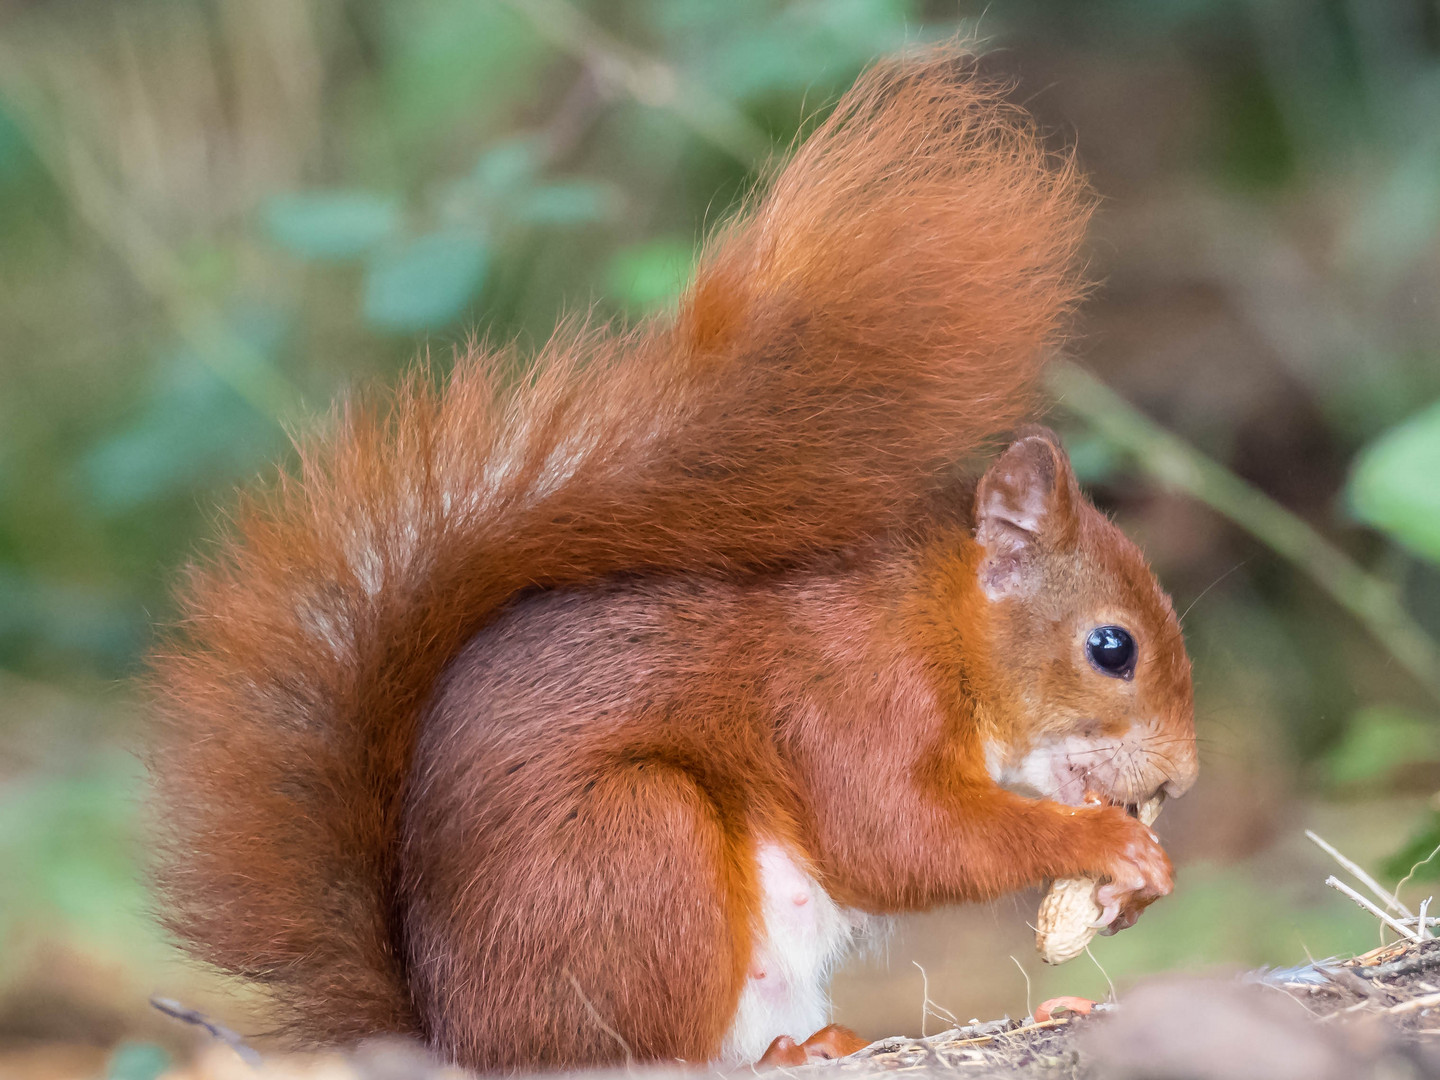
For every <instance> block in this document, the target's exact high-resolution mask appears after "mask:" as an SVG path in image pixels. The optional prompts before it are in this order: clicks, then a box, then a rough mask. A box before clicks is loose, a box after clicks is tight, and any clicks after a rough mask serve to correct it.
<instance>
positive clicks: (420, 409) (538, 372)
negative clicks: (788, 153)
mask: <svg viewBox="0 0 1440 1080" xmlns="http://www.w3.org/2000/svg"><path fill="white" fill-rule="evenodd" d="M969 64H970V62H969V61H968V60H967V59H966V58H965V57H964V56H963V55H962V54H961V53H960V51H959V50H958V49H957V48H955V47H953V46H952V47H946V48H942V49H937V50H932V51H927V52H922V53H918V54H914V55H911V56H908V57H904V58H901V59H897V60H893V61H889V62H886V63H884V64H882V65H880V66H879V67H877V68H875V69H873V70H872V71H870V72H869V73H868V74H867V75H865V76H864V77H863V78H862V79H861V80H860V81H859V83H858V84H857V85H856V86H855V88H854V89H853V90H851V91H850V93H849V94H847V95H846V96H845V98H844V99H843V100H842V101H841V102H840V104H839V106H838V108H837V109H836V110H835V112H834V113H833V114H832V115H831V117H830V118H829V119H828V120H827V121H826V122H825V123H824V124H823V125H822V126H821V127H820V128H819V130H818V131H817V132H816V133H815V135H814V136H813V137H812V138H810V139H809V141H808V142H806V143H805V144H804V146H803V147H802V148H801V149H800V151H799V152H798V154H797V155H796V156H795V158H794V159H793V160H792V161H791V162H790V164H789V165H788V166H787V167H786V168H785V170H784V171H783V172H782V173H781V174H780V175H779V177H778V179H777V180H776V182H775V184H774V185H773V187H772V188H771V190H770V191H769V193H768V194H767V195H765V196H763V197H761V198H759V199H757V200H756V202H755V203H754V205H753V207H752V208H751V210H750V212H749V213H748V214H746V215H745V216H743V217H742V218H741V219H740V220H739V221H738V222H737V223H736V224H734V225H732V226H730V227H729V228H727V229H725V230H723V232H722V234H721V235H720V236H719V237H718V238H717V239H716V240H715V241H714V242H713V243H712V244H711V245H710V247H709V248H708V250H707V253H706V254H705V256H704V257H703V259H702V261H701V266H700V270H699V272H698V275H697V279H696V281H695V283H694V285H693V287H692V288H691V289H690V291H689V292H688V294H687V295H686V296H685V297H684V299H683V300H682V302H681V305H680V308H679V311H678V313H676V314H674V315H672V316H668V317H665V318H661V319H656V320H654V321H652V322H649V323H646V324H645V325H643V326H641V327H639V328H638V329H636V330H634V331H632V332H630V333H627V334H624V335H618V336H616V335H608V336H607V335H605V334H603V333H600V332H596V331H591V330H584V329H571V330H565V331H562V332H560V333H559V334H557V335H556V337H555V338H554V339H553V340H552V341H551V342H550V343H549V344H548V345H547V346H546V347H545V348H544V350H543V351H542V354H541V356H540V357H539V358H538V360H537V362H536V363H535V364H534V366H533V368H530V369H528V370H526V371H525V372H524V373H523V374H520V375H518V376H517V375H516V374H515V372H516V371H517V370H518V369H519V367H520V366H521V365H519V364H518V363H517V360H516V358H515V357H514V356H513V355H512V354H511V353H510V352H507V351H502V352H499V353H480V352H478V351H472V353H471V354H470V355H467V356H465V357H463V358H461V359H460V360H459V362H458V363H457V365H456V368H455V371H454V373H453V375H452V376H451V377H450V378H449V380H448V381H447V383H446V384H445V386H444V387H443V388H442V389H434V388H432V386H431V385H430V383H429V382H428V381H427V380H426V379H425V378H423V377H420V376H416V377H412V378H411V379H409V380H407V381H406V382H404V383H403V384H402V385H401V386H400V388H399V389H398V390H396V391H394V392H393V393H392V394H390V395H388V396H386V397H384V398H383V399H376V400H368V401H364V402H361V403H357V404H351V405H348V406H346V407H344V408H343V409H342V410H341V412H340V415H339V416H338V417H337V420H336V422H335V423H334V424H333V425H332V428H331V430H330V433H329V434H328V435H325V436H322V437H320V438H317V439H314V440H309V441H305V442H303V443H302V445H301V446H300V450H299V454H300V465H299V468H298V470H297V471H296V473H295V475H293V476H287V477H284V478H282V479H281V480H280V481H279V482H278V484H277V485H276V486H275V487H274V488H273V490H271V491H269V492H267V493H266V494H264V495H261V496H256V497H253V498H250V499H248V500H247V501H246V502H245V503H244V504H243V505H242V507H241V508H240V510H239V512H238V514H237V516H236V524H235V529H234V534H233V537H232V538H231V539H229V540H227V541H226V542H225V543H224V545H223V546H222V547H221V549H220V551H219V553H218V554H217V555H216V556H215V557H214V558H213V559H211V560H210V561H209V562H207V563H206V564H205V565H203V566H200V567H197V568H195V569H193V570H192V571H191V572H190V575H189V577H188V579H187V581H186V583H185V586H184V588H183V591H182V596H181V603H182V620H181V624H180V626H179V627H178V628H177V630H176V632H175V634H174V635H173V636H172V638H171V640H170V641H169V643H168V645H167V646H166V647H165V648H164V649H163V650H162V651H161V652H160V653H159V654H158V655H157V656H156V658H155V660H154V666H153V675H152V678H151V690H152V691H153V694H154V698H155V701H156V703H157V708H158V712H159V715H160V718H161V730H160V733H159V736H158V738H157V740H156V744H155V747H154V753H153V760H152V771H153V776H154V780H155V784H156V788H157V810H158V817H159V819H160V821H161V823H162V827H163V830H164V833H165V836H164V847H163V850H164V855H163V857H162V859H161V865H160V869H159V880H160V885H161V887H162V903H163V905H164V911H165V912H166V915H167V918H168V921H169V924H170V926H171V927H172V929H173V930H174V931H175V932H176V933H177V934H178V935H179V936H180V938H181V939H182V940H183V941H184V942H185V943H186V944H187V945H188V947H189V948H190V949H191V950H192V951H193V952H194V953H195V954H196V955H197V956H199V957H202V958H204V959H205V960H208V961H210V962H212V963H214V964H216V965H218V966H219V967H221V968H223V969H225V970H226V971H229V972H232V973H234V974H237V975H240V976H243V977H245V978H247V979H250V980H254V981H255V982H257V983H259V984H261V985H262V986H263V987H264V988H266V989H268V990H269V991H271V992H272V993H273V995H274V996H275V997H276V998H277V999H278V1002H279V1004H280V1005H281V1006H282V1016H281V1019H282V1022H284V1023H285V1024H286V1026H288V1027H289V1028H291V1029H292V1030H293V1031H294V1032H295V1033H297V1034H299V1035H301V1036H303V1037H305V1038H306V1039H307V1040H309V1041H321V1042H323V1041H338V1040H344V1039H348V1038H351V1037H357V1036H361V1035H364V1034H368V1033H373V1032H376V1031H386V1030H392V1031H409V1032H419V1033H422V1034H423V1031H424V1027H425V1023H424V1018H423V1017H419V1016H417V1015H416V1014H415V1010H414V1007H413V1005H412V1003H411V1000H410V996H409V994H408V992H407V989H406V985H407V980H406V975H405V955H404V941H403V933H404V931H403V920H402V918H401V917H400V916H401V913H399V912H397V911H396V910H395V907H394V894H393V885H394V882H395V879H396V873H397V867H396V851H397V827H398V822H399V819H400V808H401V804H402V799H403V790H404V787H405V783H406V778H407V773H408V768H409V761H410V755H411V748H412V744H413V741H414V737H415V728H416V724H417V717H418V716H419V713H420V711H421V709H422V708H423V706H424V704H425V701H426V698H427V695H428V694H429V693H430V690H431V687H432V686H433V685H434V684H435V681H436V678H437V676H439V674H440V672H441V670H442V669H443V667H444V666H445V664H446V663H447V661H449V660H450V659H451V658H452V657H453V656H454V654H455V653H456V651H457V650H458V649H459V648H460V647H461V645H462V644H463V643H464V642H465V641H466V640H467V639H468V638H469V637H470V636H472V635H473V634H474V633H475V632H476V630H477V629H479V628H480V627H481V626H482V625H483V624H484V623H485V622H486V621H487V620H488V619H489V618H491V617H492V616H493V614H494V613H495V611H496V610H497V608H499V607H500V606H501V605H503V604H504V603H505V602H506V601H507V600H508V599H510V598H511V597H512V596H513V595H514V594H515V593H516V592H517V591H519V590H522V589H525V588H528V587H532V586H546V585H556V584H562V583H568V582H583V581H587V580H593V579H595V578H597V577H600V576H603V575H606V574H613V573H616V572H619V571H624V570H630V569H640V568H655V569H661V570H673V571H697V570H703V571H718V572H726V571H744V570H749V569H763V568H765V567H770V566H779V565H783V564H787V563H793V562H795V561H797V560H803V559H805V558H807V557H809V556H812V555H815V554H817V553H819V552H822V551H825V550H828V549H834V548H837V547H840V546H843V545H847V544H850V543H853V542H855V541H857V540H860V539H862V538H864V537H865V536H867V535H869V534H873V533H876V532H879V531H883V530H885V529H886V528H887V526H888V525H890V524H892V523H893V522H894V521H895V520H896V519H897V516H903V515H905V514H907V513H911V512H913V510H914V508H915V506H916V505H917V504H918V503H919V502H920V501H921V500H922V498H923V497H924V496H925V494H926V493H927V491H928V489H930V488H931V487H932V486H933V484H934V483H935V481H936V478H937V477H938V476H939V475H940V474H941V473H942V472H943V471H945V470H946V469H947V468H948V467H950V466H952V465H953V464H954V463H955V462H956V461H957V460H958V459H960V458H961V457H963V456H965V455H967V454H970V453H972V452H974V451H975V450H976V449H977V448H978V447H979V445H980V444H981V443H982V442H985V441H988V440H989V439H990V438H992V437H995V436H997V435H998V434H1000V433H1001V432H1003V431H1004V429H1006V428H1009V427H1011V426H1013V425H1014V424H1016V423H1017V422H1018V421H1019V420H1020V419H1021V418H1022V417H1023V415H1024V414H1025V412H1026V410H1027V408H1028V407H1029V405H1030V401H1031V390H1032V388H1033V386H1034V383H1035V378H1036V375H1037V373H1038V371H1039V368H1040V365H1041V362H1042V359H1043V356H1044V354H1045V353H1046V351H1047V350H1048V349H1049V347H1050V346H1051V345H1052V344H1053V342H1054V338H1055V335H1056V333H1057V329H1058V328H1059V326H1060V324H1061V322H1062V320H1063V318H1064V316H1065V315H1066V313H1067V312H1068V310H1069V309H1070V308H1071V307H1072V305H1073V303H1074V302H1075V300H1076V298H1077V296H1078V293H1079V291H1080V284H1079V280H1078V277H1077V275H1076V273H1075V256H1076V249H1077V245H1078V243H1079V240H1080V236H1081V232H1082V229H1083V224H1084V220H1085V217H1086V214H1087V210H1088V206H1089V199H1088V196H1087V194H1086V191H1085V188H1084V185H1083V183H1082V182H1081V181H1080V180H1079V179H1078V178H1077V176H1076V173H1075V171H1074V169H1073V167H1072V164H1071V162H1070V161H1069V159H1067V158H1058V159H1057V158H1054V157H1052V156H1050V155H1049V154H1048V153H1047V152H1046V151H1045V150H1044V149H1043V148H1042V146H1041V144H1040V142H1039V141H1038V139H1037V138H1036V136H1035V134H1034V132H1033V131H1032V129H1031V127H1030V125H1029V123H1028V121H1027V120H1026V118H1025V117H1024V115H1023V114H1022V113H1021V112H1020V111H1018V110H1017V109H1015V108H1014V107H1012V106H1010V105H1007V104H1006V103H1004V101H1003V100H1002V99H1001V98H1000V97H999V95H998V94H997V93H996V92H995V91H994V90H993V89H991V88H986V87H985V86H984V85H982V84H981V83H979V82H977V81H976V80H975V78H974V77H973V75H972V73H971V71H970V70H969Z"/></svg>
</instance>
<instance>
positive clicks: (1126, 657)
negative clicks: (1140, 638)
mask: <svg viewBox="0 0 1440 1080" xmlns="http://www.w3.org/2000/svg"><path fill="white" fill-rule="evenodd" d="M1085 655H1086V656H1088V657H1089V658H1090V663H1092V664H1094V665H1095V670H1096V671H1098V672H1100V673H1101V674H1102V675H1113V676H1114V677H1115V678H1117V679H1128V678H1130V676H1132V675H1134V674H1135V639H1134V638H1133V637H1131V636H1130V631H1129V630H1126V629H1125V628H1124V627H1123V626H1097V627H1096V628H1095V629H1094V630H1091V631H1090V636H1089V637H1087V638H1086V639H1085Z"/></svg>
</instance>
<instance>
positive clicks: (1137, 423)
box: [1050, 364, 1440, 700]
mask: <svg viewBox="0 0 1440 1080" xmlns="http://www.w3.org/2000/svg"><path fill="white" fill-rule="evenodd" d="M1050 385H1051V387H1052V389H1053V390H1054V391H1055V393H1056V394H1057V396H1058V397H1059V399H1060V404H1061V405H1062V406H1063V407H1064V408H1066V409H1068V410H1069V411H1070V412H1072V413H1073V414H1075V415H1076V416H1078V417H1079V418H1080V419H1082V420H1084V421H1085V422H1086V423H1087V424H1089V425H1090V426H1091V427H1093V428H1094V429H1095V430H1096V431H1097V432H1098V433H1099V434H1100V435H1101V436H1103V437H1104V438H1105V439H1106V440H1108V441H1109V442H1110V443H1111V444H1112V445H1114V446H1116V447H1118V448H1119V449H1121V450H1124V451H1126V452H1128V453H1129V454H1130V455H1131V456H1132V457H1133V458H1134V460H1135V462H1136V463H1137V464H1138V465H1139V466H1140V468H1142V469H1143V470H1145V471H1146V472H1148V473H1149V474H1150V475H1151V476H1153V477H1154V478H1155V479H1156V480H1158V481H1160V483H1161V484H1163V485H1164V486H1165V487H1167V488H1169V489H1171V490H1173V491H1180V492H1184V493H1185V494H1187V495H1190V496H1191V497H1193V498H1195V499H1198V500H1199V501H1200V502H1202V503H1204V504H1205V505H1206V506H1209V507H1210V508H1211V509H1212V510H1215V511H1216V512H1218V513H1220V514H1222V515H1224V516H1225V517H1227V518H1229V519H1230V520H1231V521H1232V522H1234V523H1235V524H1236V525H1238V526H1240V527H1241V528H1242V529H1244V530H1245V531H1246V532H1248V533H1250V535H1251V536H1254V537H1255V538H1256V539H1257V540H1259V541H1260V542H1261V543H1263V544H1265V545H1267V546H1268V547H1269V548H1271V550H1273V551H1275V552H1276V553H1277V554H1279V555H1281V556H1283V557H1284V558H1286V559H1288V560H1289V561H1290V562H1291V563H1292V564H1293V565H1294V566H1295V567H1296V568H1297V569H1299V570H1301V571H1302V572H1303V573H1305V574H1306V575H1307V576H1308V577H1310V578H1311V580H1313V581H1314V582H1315V583H1316V584H1317V585H1319V586H1320V588H1321V589H1323V590H1324V591H1325V592H1326V593H1328V594H1329V595H1330V597H1331V599H1333V600H1334V601H1335V602H1336V603H1338V604H1339V605H1340V606H1341V607H1343V608H1344V609H1345V610H1346V611H1348V612H1350V614H1351V615H1353V616H1354V617H1355V618H1356V619H1357V620H1358V621H1359V622H1360V623H1361V624H1362V625H1363V626H1364V627H1365V628H1366V629H1367V630H1369V631H1370V633H1371V635H1372V636H1373V637H1374V638H1375V640H1376V641H1378V642H1379V643H1380V644H1381V645H1383V646H1384V647H1385V648H1386V649H1387V650H1388V651H1389V652H1390V655H1391V656H1393V657H1394V658H1395V660H1396V662H1397V663H1399V664H1400V666H1401V667H1403V668H1404V669H1405V670H1406V671H1407V672H1408V673H1409V674H1410V675H1411V676H1412V677H1413V678H1414V679H1415V681H1416V682H1418V683H1419V684H1420V685H1421V686H1423V687H1424V688H1425V689H1426V690H1428V691H1429V692H1430V694H1431V695H1432V696H1434V697H1435V698H1436V699H1437V700H1440V645H1437V644H1436V642H1435V639H1434V638H1432V637H1431V636H1430V635H1429V634H1428V633H1427V632H1426V631H1425V629H1424V627H1422V626H1421V625H1420V624H1419V623H1418V622H1416V621H1415V619H1414V618H1413V617H1412V616H1411V615H1410V613H1409V612H1408V611H1406V610H1405V607H1404V605H1403V604H1402V603H1401V602H1400V597H1399V594H1398V592H1397V591H1396V589H1395V588H1394V587H1392V586H1391V585H1389V584H1387V583H1386V582H1384V581H1382V580H1381V579H1380V578H1378V577H1376V576H1375V575H1373V574H1371V573H1369V572H1368V571H1367V570H1365V569H1364V568H1363V567H1362V566H1360V565H1359V564H1358V563H1357V562H1355V561H1354V560H1353V559H1351V558H1350V557H1349V556H1348V555H1346V554H1345V553H1344V552H1343V551H1341V550H1340V549H1339V548H1337V547H1336V546H1335V545H1334V544H1332V543H1330V541H1328V540H1326V539H1325V538H1324V537H1323V536H1321V535H1320V534H1319V533H1318V532H1316V531H1315V529H1314V528H1312V527H1311V526H1310V525H1309V524H1308V523H1307V522H1306V521H1304V520H1303V519H1302V518H1300V517H1299V516H1298V515H1296V514H1294V513H1292V512H1291V511H1289V510H1287V509H1285V507H1283V506H1281V505H1280V504H1279V503H1277V502H1276V501H1275V500H1274V499H1272V498H1270V497H1269V496H1268V495H1266V494H1265V493H1264V492H1262V491H1261V490H1260V489H1259V488H1257V487H1255V486H1254V485H1252V484H1249V483H1247V482H1246V481H1244V480H1242V479H1241V478H1240V477H1238V476H1236V475H1235V474H1234V473H1233V472H1231V471H1230V470H1229V469H1227V468H1225V466H1223V465H1221V464H1220V463H1219V462H1217V461H1215V460H1214V459H1213V458H1210V457H1207V456H1206V455H1205V454H1203V453H1201V452H1200V451H1199V450H1197V449H1195V447H1193V446H1191V445H1190V444H1189V443H1187V442H1185V441H1184V440H1183V439H1180V438H1179V437H1177V436H1175V435H1173V434H1171V433H1170V432H1168V431H1166V430H1165V429H1164V428H1162V427H1161V426H1160V425H1159V424H1156V423H1155V422H1154V421H1153V420H1151V419H1150V418H1149V417H1147V416H1145V415H1144V414H1143V413H1142V412H1140V410H1138V409H1137V408H1135V406H1133V405H1131V404H1130V403H1129V402H1128V401H1126V400H1125V399H1124V398H1122V397H1121V396H1120V395H1119V394H1117V393H1115V391H1113V390H1111V389H1110V388H1109V387H1108V386H1106V385H1105V384H1104V383H1102V382H1101V381H1100V380H1099V379H1097V378H1095V376H1093V375H1091V374H1090V373H1089V372H1086V371H1082V370H1081V369H1080V368H1078V367H1075V366H1074V365H1073V364H1057V365H1056V366H1055V367H1054V368H1053V369H1052V371H1051V375H1050Z"/></svg>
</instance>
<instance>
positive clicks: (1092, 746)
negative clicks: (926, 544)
mask: <svg viewBox="0 0 1440 1080" xmlns="http://www.w3.org/2000/svg"><path fill="white" fill-rule="evenodd" d="M974 506H975V511H974V512H975V534H974V538H975V541H976V558H975V559H973V560H967V565H968V567H969V568H970V572H971V573H974V574H976V575H978V581H975V580H973V579H972V581H971V582H970V589H968V590H967V591H968V592H969V593H970V596H971V597H972V604H971V605H967V606H968V607H971V613H972V614H981V613H979V612H975V611H974V607H973V605H976V604H978V606H979V607H981V608H982V609H983V615H982V617H980V618H978V619H977V620H976V622H978V623H980V624H982V625H984V627H985V633H986V636H987V638H988V648H987V649H986V650H985V651H984V655H985V656H986V658H987V661H988V662H987V663H986V665H985V667H986V668H987V669H988V670H978V671H974V672H972V675H971V677H972V678H974V679H975V680H976V682H977V683H978V684H979V685H977V687H976V689H978V690H980V691H981V693H980V694H979V695H978V699H979V701H980V703H981V711H982V713H983V715H982V716H981V717H979V718H978V719H980V720H981V721H982V723H981V729H982V731H985V733H986V738H987V744H986V752H987V753H986V763H987V765H988V767H989V769H990V772H991V775H992V776H993V777H994V778H995V779H996V780H997V781H999V782H1000V783H1001V784H1003V785H1005V786H1006V787H1010V788H1013V789H1014V790H1016V791H1019V792H1022V793H1024V794H1028V795H1037V796H1044V797H1047V798H1053V799H1057V800H1059V801H1061V802H1065V803H1071V804H1079V803H1081V802H1084V801H1087V800H1093V799H1095V798H1099V799H1101V800H1103V801H1106V802H1115V803H1122V804H1130V805H1132V806H1133V805H1134V804H1137V803H1140V802H1144V801H1145V800H1147V799H1149V798H1151V797H1152V796H1154V795H1156V794H1164V795H1168V796H1176V795H1180V794H1182V793H1183V792H1184V791H1185V790H1186V789H1187V788H1189V787H1190V785H1191V784H1192V783H1193V782H1194V779H1195V773H1196V764H1197V762H1196V753H1195V726H1194V706H1193V699H1192V692H1191V686H1190V660H1189V658H1188V657H1187V655H1186V653H1185V642H1184V639H1183V637H1182V636H1181V632H1180V622H1179V620H1178V619H1177V618H1176V617H1175V610H1174V608H1173V607H1172V606H1171V603H1170V598H1169V597H1168V596H1166V595H1165V593H1164V591H1163V590H1162V589H1161V588H1160V585H1159V583H1158V582H1157V581H1156V580H1155V576H1154V574H1153V573H1151V571H1150V568H1149V566H1148V565H1147V564H1146V562H1145V558H1144V556H1143V555H1141V553H1140V549H1139V548H1138V547H1136V546H1135V544H1133V543H1132V542H1131V541H1130V540H1129V539H1128V538H1127V537H1126V536H1125V535H1124V534H1123V533H1122V532H1121V531H1120V530H1119V529H1118V528H1116V527H1115V525H1114V524H1113V523H1112V522H1111V521H1110V520H1109V519H1108V518H1107V517H1106V516H1105V515H1104V514H1102V513H1100V512H1099V511H1098V510H1096V509H1095V507H1094V506H1093V505H1092V504H1091V503H1090V501H1089V500H1088V499H1086V498H1085V496H1084V495H1083V494H1082V493H1081V491H1080V485H1079V484H1078V483H1077V482H1076V479H1075V474H1074V472H1073V470H1072V469H1071V467H1070V461H1069V459H1068V458H1067V457H1066V455H1065V451H1064V449H1063V448H1062V447H1061V445H1060V440H1059V439H1058V437H1057V436H1056V435H1055V434H1054V433H1053V432H1051V431H1049V430H1048V429H1046V428H1039V427H1033V428H1028V429H1026V430H1025V431H1024V432H1022V433H1021V436H1020V438H1018V439H1017V440H1016V441H1015V442H1014V443H1012V444H1011V445H1010V447H1009V449H1007V450H1006V451H1005V452H1004V453H1003V454H1002V455H1001V456H1000V457H999V458H998V459H997V460H996V461H995V463H994V464H993V465H992V466H991V467H990V469H989V470H988V471H987V472H986V473H985V475H984V476H983V477H982V478H981V480H980V483H979V485H978V487H977V488H976V492H975V504H974ZM977 587H978V588H977Z"/></svg>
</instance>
